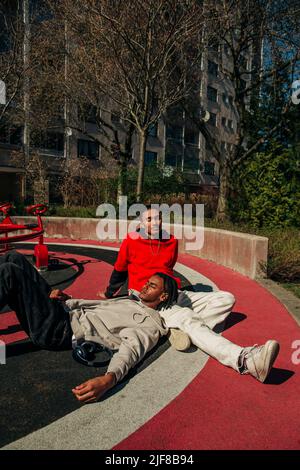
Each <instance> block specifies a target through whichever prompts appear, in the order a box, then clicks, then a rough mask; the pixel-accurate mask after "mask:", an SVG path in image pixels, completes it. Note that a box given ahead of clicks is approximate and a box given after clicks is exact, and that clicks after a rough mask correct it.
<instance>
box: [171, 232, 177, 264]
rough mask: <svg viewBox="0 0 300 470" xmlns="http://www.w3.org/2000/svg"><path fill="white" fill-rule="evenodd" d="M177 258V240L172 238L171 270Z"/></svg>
mask: <svg viewBox="0 0 300 470" xmlns="http://www.w3.org/2000/svg"><path fill="white" fill-rule="evenodd" d="M177 258H178V240H177V238H174V254H173V259H172V263H171V268H172V269H173V268H174V266H175V264H176V262H177Z"/></svg>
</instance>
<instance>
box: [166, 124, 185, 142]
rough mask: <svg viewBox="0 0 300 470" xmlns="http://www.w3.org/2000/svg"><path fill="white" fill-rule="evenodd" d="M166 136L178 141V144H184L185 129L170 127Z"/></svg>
mask: <svg viewBox="0 0 300 470" xmlns="http://www.w3.org/2000/svg"><path fill="white" fill-rule="evenodd" d="M166 135H167V138H168V139H172V140H176V141H177V142H182V138H183V127H182V126H172V125H168V126H167V130H166Z"/></svg>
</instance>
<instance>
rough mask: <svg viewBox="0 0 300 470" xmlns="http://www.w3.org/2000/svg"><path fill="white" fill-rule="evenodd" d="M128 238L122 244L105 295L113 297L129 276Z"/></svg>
mask: <svg viewBox="0 0 300 470" xmlns="http://www.w3.org/2000/svg"><path fill="white" fill-rule="evenodd" d="M128 262H129V255H128V240H127V238H125V239H124V240H123V242H122V244H121V246H120V250H119V253H118V257H117V261H116V262H115V265H114V270H113V272H112V274H111V276H110V280H109V284H108V286H107V288H106V291H105V295H106V297H108V298H111V297H113V295H114V294H115V292H117V290H119V289H120V287H122V286H123V284H124V283H125V282H126V280H127V278H128V270H127V269H128Z"/></svg>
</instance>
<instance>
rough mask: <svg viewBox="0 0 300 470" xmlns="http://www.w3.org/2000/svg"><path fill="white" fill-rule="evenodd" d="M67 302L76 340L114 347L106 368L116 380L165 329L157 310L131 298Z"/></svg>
mask: <svg viewBox="0 0 300 470" xmlns="http://www.w3.org/2000/svg"><path fill="white" fill-rule="evenodd" d="M66 305H67V307H68V308H69V309H70V311H69V315H70V321H71V327H72V330H73V333H74V335H75V338H76V340H77V341H80V340H83V339H84V340H86V341H94V342H95V343H100V344H102V345H103V346H106V347H108V348H110V349H113V350H117V351H116V353H115V354H114V355H113V357H112V359H111V361H110V363H109V366H108V369H107V372H113V373H114V374H115V376H116V379H117V382H119V381H120V380H122V379H123V377H124V376H125V375H126V374H127V373H128V371H129V369H131V368H132V367H134V366H135V365H136V364H137V363H138V362H139V361H140V360H141V359H142V358H143V357H144V356H145V354H146V353H147V352H148V351H150V350H151V349H152V348H153V347H154V346H155V345H156V344H157V342H158V340H159V337H160V336H161V335H166V334H167V332H168V329H167V327H166V326H165V325H164V322H163V319H162V318H161V316H160V314H159V312H158V311H157V310H154V309H152V308H149V307H146V306H145V305H144V304H143V303H142V302H141V301H137V300H133V299H131V298H130V297H126V298H116V299H110V300H83V299H69V300H67V301H66Z"/></svg>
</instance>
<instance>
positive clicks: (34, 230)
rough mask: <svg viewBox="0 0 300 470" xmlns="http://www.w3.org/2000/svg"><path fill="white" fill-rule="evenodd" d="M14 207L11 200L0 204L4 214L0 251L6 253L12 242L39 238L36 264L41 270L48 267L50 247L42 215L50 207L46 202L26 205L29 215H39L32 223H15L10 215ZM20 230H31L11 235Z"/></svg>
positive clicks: (0, 225)
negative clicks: (45, 242) (46, 239)
mask: <svg viewBox="0 0 300 470" xmlns="http://www.w3.org/2000/svg"><path fill="white" fill-rule="evenodd" d="M12 207H13V206H12V204H11V203H9V202H7V203H5V204H0V213H1V212H2V214H3V215H4V219H3V220H2V221H1V222H0V253H6V252H7V251H8V250H10V249H11V246H10V243H16V242H22V241H26V240H32V239H35V238H38V243H37V244H36V245H35V247H34V255H35V264H36V267H37V269H39V270H43V269H47V268H48V263H49V256H48V247H47V245H45V244H44V227H43V221H42V217H41V216H42V215H43V214H45V212H46V211H47V209H48V207H47V206H46V205H45V204H34V205H32V206H29V207H26V212H27V214H28V215H35V216H36V217H37V223H30V224H15V223H14V222H13V221H12V219H11V218H10V216H9V212H10V210H11V209H12ZM20 230H26V231H30V232H29V233H22V234H19V235H15V234H14V235H9V234H10V233H11V232H18V231H20Z"/></svg>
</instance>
